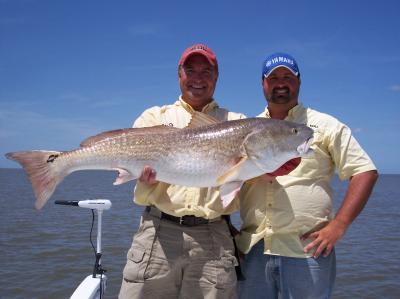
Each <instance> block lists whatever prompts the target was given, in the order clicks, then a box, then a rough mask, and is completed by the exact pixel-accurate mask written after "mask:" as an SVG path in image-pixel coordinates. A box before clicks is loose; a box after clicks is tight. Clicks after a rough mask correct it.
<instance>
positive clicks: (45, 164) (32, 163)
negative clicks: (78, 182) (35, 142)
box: [6, 151, 67, 210]
mask: <svg viewBox="0 0 400 299" xmlns="http://www.w3.org/2000/svg"><path fill="white" fill-rule="evenodd" d="M60 154H62V152H56V151H26V152H13V153H8V154H6V157H7V158H8V159H10V160H14V161H16V162H18V163H19V164H21V166H22V167H23V168H24V170H25V171H26V173H27V174H28V176H29V179H30V181H31V184H32V188H33V192H34V194H35V197H36V202H35V207H36V209H38V210H39V209H41V208H42V207H43V206H44V205H45V203H46V202H47V200H48V199H49V198H50V196H51V195H52V194H53V192H54V190H55V189H56V187H57V185H58V184H59V183H60V182H61V181H62V180H63V179H64V177H65V176H66V174H67V173H66V171H65V170H63V169H60V167H59V165H55V164H59V163H54V162H55V160H56V159H57V158H58V156H59V155H60Z"/></svg>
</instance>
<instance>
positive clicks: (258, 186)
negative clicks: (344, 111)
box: [236, 104, 376, 257]
mask: <svg viewBox="0 0 400 299" xmlns="http://www.w3.org/2000/svg"><path fill="white" fill-rule="evenodd" d="M259 117H270V115H269V112H268V109H266V110H265V111H264V112H263V113H262V114H260V115H259ZM286 120H289V121H293V122H296V123H302V124H306V125H308V126H309V127H311V128H312V129H314V141H313V144H312V146H311V148H312V149H313V150H314V152H313V154H312V155H311V156H309V157H306V158H302V161H301V163H300V165H299V166H298V167H297V168H296V169H295V170H294V171H292V172H291V173H290V174H289V175H286V176H280V177H277V178H276V179H274V180H273V181H272V182H271V183H268V182H266V181H265V180H263V179H261V178H256V179H252V180H250V181H248V182H246V183H245V184H244V186H243V187H242V189H241V191H240V194H239V195H240V215H241V219H242V227H241V234H240V235H238V236H237V238H236V240H237V244H238V247H239V249H240V250H241V251H242V252H244V253H247V252H248V251H249V250H250V249H251V247H252V246H253V245H254V244H256V243H257V242H258V241H260V240H262V239H263V240H264V253H266V254H273V255H282V256H290V257H310V256H312V252H311V253H309V254H305V253H304V251H303V249H304V247H305V246H306V245H307V244H308V243H309V242H310V240H305V241H302V240H300V236H301V235H303V234H304V233H306V232H308V231H310V230H312V229H315V228H316V227H318V226H319V225H323V224H324V223H326V222H328V221H330V220H331V219H332V218H333V216H334V213H333V212H334V211H333V204H332V201H333V192H332V189H331V186H330V180H331V178H332V176H333V175H334V172H335V170H336V171H337V173H338V176H339V178H340V179H341V180H345V179H349V178H350V177H351V176H354V175H356V174H358V173H362V172H365V171H369V170H375V169H376V168H375V166H374V164H373V162H372V161H371V159H370V158H369V157H368V155H367V154H366V153H365V151H364V150H363V149H362V148H361V146H360V145H359V144H358V142H357V141H356V140H355V139H354V137H353V136H352V134H351V131H350V129H349V128H348V127H347V126H345V125H344V124H342V123H341V122H339V121H338V120H336V119H335V118H334V117H332V116H329V115H327V114H324V113H320V112H318V111H315V110H312V109H309V108H305V107H304V106H303V105H301V104H299V105H297V106H295V107H294V108H293V109H291V110H290V111H289V114H288V116H287V118H286Z"/></svg>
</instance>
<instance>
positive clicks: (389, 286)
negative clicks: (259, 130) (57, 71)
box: [0, 169, 400, 299]
mask: <svg viewBox="0 0 400 299" xmlns="http://www.w3.org/2000/svg"><path fill="white" fill-rule="evenodd" d="M114 178H115V173H113V172H100V171H95V172H90V171H86V172H78V173H74V174H72V175H70V176H69V177H67V178H66V179H65V181H64V182H63V183H62V184H61V185H60V186H59V187H58V188H57V190H56V192H55V194H54V195H53V197H52V199H51V200H50V202H49V203H48V204H47V205H46V206H45V207H44V208H43V210H41V211H36V210H35V209H34V208H33V195H32V190H31V186H30V183H29V182H28V180H27V178H26V176H25V174H24V173H23V171H22V170H20V169H0V204H1V207H2V210H1V217H0V298H6V299H8V298H32V299H34V298H46V299H51V298H69V296H71V294H72V293H73V291H74V289H75V288H76V287H77V286H78V284H79V283H80V282H81V281H82V280H83V279H84V278H85V277H86V276H87V275H89V274H91V272H92V268H93V264H94V254H93V250H92V248H91V245H90V242H89V231H90V224H91V212H90V211H89V210H87V209H81V208H76V207H68V206H59V205H54V204H53V202H54V200H55V199H68V200H77V199H79V200H81V199H88V198H107V199H110V200H111V201H112V203H113V206H112V208H111V210H108V211H106V212H105V213H104V217H103V231H104V234H103V254H104V256H103V258H102V264H103V267H104V268H106V269H107V276H108V284H107V292H106V296H105V298H116V297H117V295H118V291H119V287H120V284H121V279H122V277H121V273H122V269H123V267H124V265H125V256H126V252H127V250H128V248H129V246H130V244H131V242H132V236H133V233H134V232H135V231H136V229H137V226H138V222H139V218H140V214H141V211H142V210H143V208H142V207H139V206H136V205H135V204H133V202H132V199H131V197H132V189H133V183H130V184H129V183H128V184H124V185H121V186H117V187H116V186H113V185H112V182H113V181H114ZM333 184H334V189H335V192H336V193H335V195H336V198H337V199H338V200H336V202H337V203H336V206H337V204H338V203H339V199H341V198H342V197H343V194H344V192H345V190H346V186H347V184H346V183H342V182H339V181H338V180H336V179H335V180H334V182H333ZM399 185H400V175H381V177H380V179H379V181H378V183H377V186H376V188H375V190H374V193H373V195H372V197H371V199H370V201H369V203H368V205H367V206H366V208H365V209H364V211H363V213H362V214H361V215H360V216H359V217H358V218H357V220H356V222H355V223H353V225H352V226H351V227H350V229H349V231H348V232H347V234H346V236H345V238H344V239H343V240H341V242H340V243H339V244H338V246H337V247H336V254H337V262H338V267H337V268H338V269H337V271H338V273H337V281H336V287H335V291H334V296H333V297H334V298H349V299H350V298H352V299H353V298H400V283H399V278H400V277H399V274H400V259H399V257H398V250H399V249H398V248H399V246H400V234H399V229H400V225H399V224H400V221H399V216H400V189H399V188H398V186H399ZM238 222H239V220H238V217H237V215H234V223H235V224H236V225H238ZM94 241H95V240H94Z"/></svg>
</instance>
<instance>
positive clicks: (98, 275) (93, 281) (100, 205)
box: [55, 199, 112, 299]
mask: <svg viewBox="0 0 400 299" xmlns="http://www.w3.org/2000/svg"><path fill="white" fill-rule="evenodd" d="M55 204H58V205H67V206H77V207H81V208H86V209H91V210H92V213H93V222H94V210H96V211H97V215H98V217H97V248H96V251H95V253H96V261H95V264H94V267H93V274H92V275H89V276H88V277H86V278H85V280H83V281H82V283H81V284H80V285H79V286H78V288H77V289H76V290H75V292H74V293H73V294H72V296H71V298H70V299H73V298H76V299H78V298H79V299H82V298H85V299H86V298H87V299H97V298H102V295H103V293H104V290H105V286H106V280H107V277H106V275H105V274H104V273H105V272H106V270H105V269H103V268H102V267H101V232H102V227H101V224H102V214H103V211H104V210H108V209H110V208H111V205H112V204H111V201H109V200H108V199H92V200H56V201H55ZM93 222H92V228H93ZM91 234H92V230H91V231H90V236H91ZM90 242H91V243H92V239H91V238H90ZM92 246H93V243H92ZM93 249H94V246H93Z"/></svg>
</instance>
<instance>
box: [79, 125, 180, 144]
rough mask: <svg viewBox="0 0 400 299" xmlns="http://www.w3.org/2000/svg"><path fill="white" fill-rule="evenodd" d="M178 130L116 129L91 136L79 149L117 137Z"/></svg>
mask: <svg viewBox="0 0 400 299" xmlns="http://www.w3.org/2000/svg"><path fill="white" fill-rule="evenodd" d="M175 130H178V129H177V128H174V127H170V126H166V125H158V126H154V127H144V128H126V129H117V130H112V131H107V132H103V133H100V134H97V135H95V136H91V137H89V138H87V139H85V140H84V141H82V143H81V147H88V146H91V145H93V144H95V143H97V142H100V141H104V140H106V139H112V138H115V137H119V136H121V135H124V134H125V135H130V134H136V135H144V134H150V133H169V132H173V131H175Z"/></svg>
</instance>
